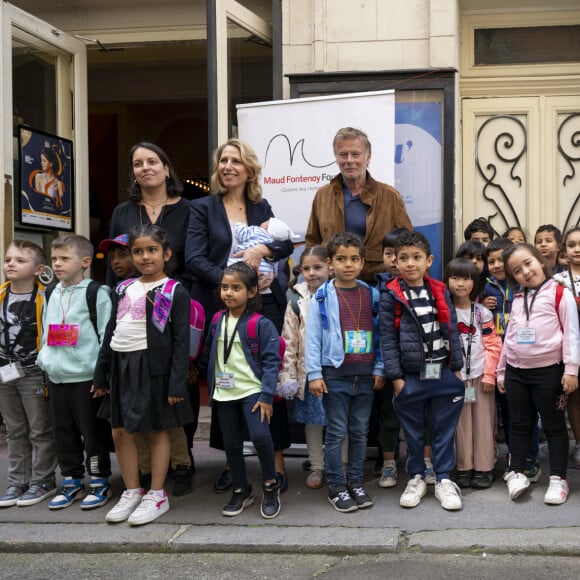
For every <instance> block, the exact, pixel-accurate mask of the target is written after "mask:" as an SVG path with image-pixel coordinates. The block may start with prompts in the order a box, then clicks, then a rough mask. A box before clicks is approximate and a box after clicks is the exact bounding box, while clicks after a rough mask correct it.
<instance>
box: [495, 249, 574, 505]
mask: <svg viewBox="0 0 580 580" xmlns="http://www.w3.org/2000/svg"><path fill="white" fill-rule="evenodd" d="M503 257H504V265H505V271H506V276H507V277H508V279H511V280H515V281H516V282H517V283H519V284H520V285H521V289H520V290H519V291H518V292H516V293H515V295H514V301H513V305H512V311H511V315H510V323H509V325H508V328H507V332H506V336H505V341H504V346H503V350H502V353H501V357H500V361H499V365H498V370H497V382H498V389H499V390H500V392H505V393H506V394H507V399H508V405H509V410H510V416H511V419H512V422H511V436H510V452H511V462H510V467H511V471H510V472H509V473H508V474H507V475H506V476H505V480H506V482H507V484H508V490H509V494H510V497H511V499H516V498H518V497H519V496H520V495H521V494H522V493H523V492H524V491H525V490H526V489H527V488H528V487H529V486H530V480H529V479H528V478H527V477H526V476H525V475H524V474H523V469H524V463H525V460H526V456H527V454H528V451H529V448H530V440H531V435H532V428H533V425H534V421H535V420H536V414H537V412H539V413H540V417H541V419H542V426H543V428H544V432H545V434H546V438H547V440H548V450H549V453H550V484H549V487H548V490H547V492H546V494H545V496H544V502H545V503H547V504H554V505H556V504H562V503H564V502H565V501H566V498H567V497H568V484H567V483H566V465H567V461H568V430H567V429H566V421H565V416H564V411H565V408H566V400H567V397H568V395H569V394H570V393H572V392H574V391H575V390H576V389H577V388H578V366H579V363H580V332H579V330H578V315H577V313H576V303H575V302H574V297H573V296H572V293H571V292H570V291H569V290H567V289H566V288H563V289H562V288H561V287H560V290H558V288H559V285H558V283H557V282H556V281H555V280H553V279H552V277H551V271H550V267H549V265H548V263H547V262H546V260H545V258H544V257H543V256H542V254H540V252H539V250H537V249H536V248H535V247H534V246H532V245H530V244H518V245H515V246H512V247H511V248H508V249H507V250H505V251H504V253H503Z"/></svg>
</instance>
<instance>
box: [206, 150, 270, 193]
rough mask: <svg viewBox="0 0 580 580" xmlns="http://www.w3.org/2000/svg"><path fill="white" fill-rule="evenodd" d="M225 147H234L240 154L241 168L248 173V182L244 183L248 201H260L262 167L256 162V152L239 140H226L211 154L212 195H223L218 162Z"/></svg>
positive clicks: (224, 191)
mask: <svg viewBox="0 0 580 580" xmlns="http://www.w3.org/2000/svg"><path fill="white" fill-rule="evenodd" d="M226 147H235V148H236V149H237V150H238V151H239V152H240V159H241V160H242V164H243V166H244V167H245V168H246V171H247V172H248V181H247V182H246V195H247V196H248V199H249V200H250V201H253V202H254V203H257V202H258V201H260V200H261V199H262V186H261V184H260V172H261V170H262V166H261V165H260V162H259V161H258V156H257V155H256V152H255V151H254V150H253V149H252V148H251V147H250V146H249V145H248V144H247V143H244V141H241V140H240V139H228V141H226V142H225V143H224V144H223V145H220V146H219V147H218V148H217V149H216V150H215V152H214V154H213V171H212V174H211V180H210V183H211V192H212V194H214V195H215V194H221V195H223V194H225V193H226V191H227V190H226V188H225V187H224V186H223V184H222V183H221V181H220V175H219V170H218V168H219V160H220V158H221V156H222V153H223V151H224V149H225V148H226Z"/></svg>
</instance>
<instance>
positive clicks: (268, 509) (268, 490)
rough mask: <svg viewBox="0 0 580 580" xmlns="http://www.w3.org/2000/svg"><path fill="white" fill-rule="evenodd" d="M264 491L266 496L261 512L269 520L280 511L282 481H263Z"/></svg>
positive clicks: (263, 499)
mask: <svg viewBox="0 0 580 580" xmlns="http://www.w3.org/2000/svg"><path fill="white" fill-rule="evenodd" d="M262 491H263V493H264V497H263V498H262V507H261V508H260V513H261V514H262V517H263V518H266V519H267V520H269V519H271V518H275V517H276V516H277V515H278V514H279V513H280V482H279V481H278V479H276V483H268V484H266V483H263V484H262Z"/></svg>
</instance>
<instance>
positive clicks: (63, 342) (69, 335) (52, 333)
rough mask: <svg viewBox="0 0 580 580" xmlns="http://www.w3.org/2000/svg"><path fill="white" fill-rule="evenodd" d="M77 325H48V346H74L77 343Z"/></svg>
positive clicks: (78, 326)
mask: <svg viewBox="0 0 580 580" xmlns="http://www.w3.org/2000/svg"><path fill="white" fill-rule="evenodd" d="M79 328H80V325H79V324H49V325H48V337H47V340H46V342H47V344H48V346H76V345H77V344H78V341H79Z"/></svg>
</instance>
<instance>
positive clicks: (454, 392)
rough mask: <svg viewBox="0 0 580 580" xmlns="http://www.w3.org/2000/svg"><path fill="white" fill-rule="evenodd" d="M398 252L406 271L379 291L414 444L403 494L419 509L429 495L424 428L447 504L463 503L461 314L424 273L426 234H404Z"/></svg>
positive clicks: (388, 355)
mask: <svg viewBox="0 0 580 580" xmlns="http://www.w3.org/2000/svg"><path fill="white" fill-rule="evenodd" d="M395 252H396V255H397V263H398V266H399V271H400V275H399V276H398V277H397V278H394V279H393V280H391V281H390V282H388V283H387V286H386V292H383V293H382V295H381V305H380V314H379V322H380V333H381V350H382V353H383V361H384V365H385V376H386V378H387V379H388V380H391V381H393V389H394V392H395V398H394V401H393V406H394V407H395V410H396V411H397V414H398V415H399V420H400V422H401V426H402V427H403V430H404V432H405V437H406V440H407V446H408V459H407V471H408V472H409V476H410V481H409V483H408V484H407V487H406V489H405V491H404V492H403V494H402V496H401V500H400V505H401V506H402V507H409V508H410V507H415V506H417V505H418V504H419V503H420V501H421V498H422V497H423V496H424V495H425V494H426V493H427V486H426V484H425V481H424V479H423V473H424V471H425V462H424V453H423V451H424V449H423V448H424V445H425V436H424V433H425V429H426V428H428V429H429V433H430V435H431V444H432V449H433V454H432V461H433V468H434V469H435V473H436V477H437V483H436V484H435V496H436V497H437V499H438V500H439V501H440V502H441V505H442V507H443V508H445V509H448V510H457V509H461V506H462V504H461V492H460V490H459V488H458V487H457V485H456V484H455V483H453V482H452V481H451V471H452V469H453V468H454V466H455V449H454V438H455V429H456V427H457V423H458V421H459V416H460V415H461V409H462V408H463V399H464V395H465V386H464V384H463V382H462V381H461V379H460V378H459V376H460V375H459V373H460V370H461V368H462V366H463V354H462V351H461V343H460V339H459V332H458V330H457V316H456V314H455V309H454V308H453V304H452V302H451V296H450V294H449V290H448V289H447V286H445V284H443V283H442V282H439V281H438V280H434V279H432V278H429V277H427V276H426V273H427V271H428V268H429V266H431V263H432V262H433V256H432V255H431V248H430V245H429V241H428V240H427V238H426V237H425V236H424V235H423V234H421V233H419V232H417V231H409V232H403V233H401V235H400V236H399V237H398V239H397V242H396V245H395Z"/></svg>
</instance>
